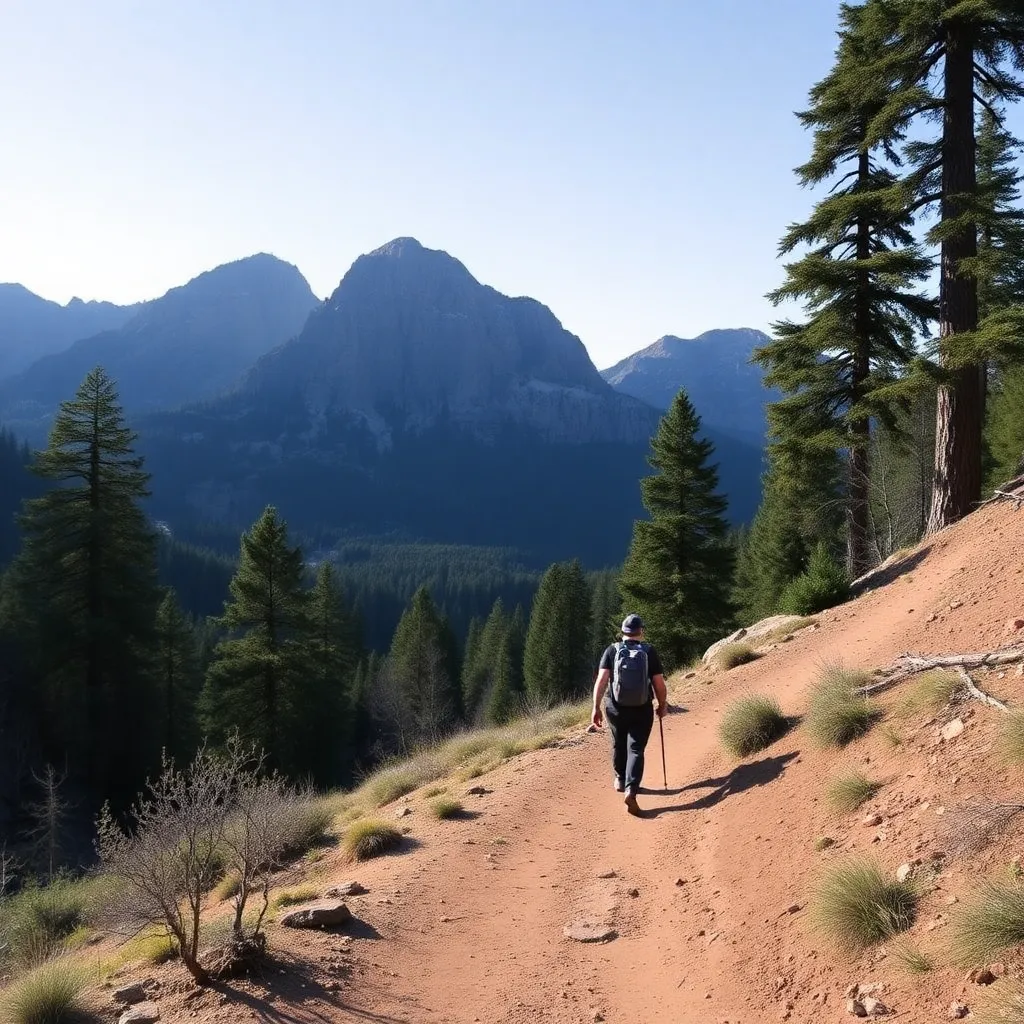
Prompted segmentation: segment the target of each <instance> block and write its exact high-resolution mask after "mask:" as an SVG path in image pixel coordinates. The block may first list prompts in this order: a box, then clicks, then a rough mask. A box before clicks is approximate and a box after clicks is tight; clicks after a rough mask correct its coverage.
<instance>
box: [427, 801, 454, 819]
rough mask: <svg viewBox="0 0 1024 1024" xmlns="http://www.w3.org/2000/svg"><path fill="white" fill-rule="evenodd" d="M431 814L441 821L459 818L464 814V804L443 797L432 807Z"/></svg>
mask: <svg viewBox="0 0 1024 1024" xmlns="http://www.w3.org/2000/svg"><path fill="white" fill-rule="evenodd" d="M430 813H431V814H432V815H433V816H434V817H435V818H439V819H441V820H446V819H448V818H457V817H458V816H459V815H460V814H461V813H462V804H461V803H459V801H458V800H453V799H452V798H451V797H441V798H440V799H439V800H435V801H434V802H433V803H432V804H431V805H430Z"/></svg>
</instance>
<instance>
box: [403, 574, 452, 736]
mask: <svg viewBox="0 0 1024 1024" xmlns="http://www.w3.org/2000/svg"><path fill="white" fill-rule="evenodd" d="M446 633H447V627H446V623H445V621H444V620H443V619H442V617H441V614H440V613H439V612H438V610H437V606H436V605H435V604H434V601H433V598H431V596H430V592H429V591H428V590H427V588H426V587H420V589H419V590H417V591H416V593H415V594H414V595H413V598H412V601H411V602H410V604H409V607H408V608H407V609H406V610H405V612H404V614H403V615H402V618H401V619H400V620H399V622H398V626H397V628H396V629H395V635H394V637H393V638H392V641H391V650H390V651H389V652H388V657H387V662H388V664H387V670H388V671H389V672H390V673H391V674H392V676H393V679H394V681H395V684H396V686H397V689H398V695H399V696H400V698H401V700H402V702H403V704H404V708H403V709H402V710H404V711H407V712H408V713H409V714H410V715H411V721H412V723H413V725H412V727H413V729H414V730H415V738H416V739H417V740H430V741H433V740H437V739H440V738H441V737H442V736H443V735H444V734H445V733H446V732H447V731H449V730H450V729H451V728H452V726H453V725H454V723H455V720H456V715H457V711H458V705H459V699H458V685H457V676H456V674H455V672H454V671H453V666H452V664H451V660H450V650H449V643H448V637H447V635H446Z"/></svg>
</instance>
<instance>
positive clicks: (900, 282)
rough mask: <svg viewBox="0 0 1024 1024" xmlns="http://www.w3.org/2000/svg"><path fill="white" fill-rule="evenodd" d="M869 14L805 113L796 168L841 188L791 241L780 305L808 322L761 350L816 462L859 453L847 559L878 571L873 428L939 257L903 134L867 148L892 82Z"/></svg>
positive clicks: (787, 418)
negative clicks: (903, 183) (900, 177)
mask: <svg viewBox="0 0 1024 1024" xmlns="http://www.w3.org/2000/svg"><path fill="white" fill-rule="evenodd" d="M863 15H864V9H863V8H860V7H850V6H844V7H843V9H842V26H841V31H840V43H839V47H838V50H837V52H836V60H835V65H834V66H833V68H832V70H831V72H830V73H829V74H828V76H826V78H824V79H823V80H822V81H821V82H819V83H818V84H817V85H815V86H814V88H813V89H812V90H811V95H810V99H811V106H810V109H808V110H807V111H806V112H804V113H802V114H800V115H799V116H800V120H801V121H802V123H803V124H804V125H805V126H806V127H809V128H812V129H813V130H814V151H813V153H812V156H811V158H810V160H809V161H808V162H807V163H805V164H804V165H803V166H802V167H800V168H798V169H797V174H798V176H799V179H800V182H801V184H802V185H805V186H818V185H822V184H823V183H826V182H829V181H831V182H832V183H833V184H832V187H831V188H830V189H829V191H828V193H827V194H826V195H825V196H824V198H822V199H821V200H820V201H819V202H818V204H817V205H816V206H815V208H814V212H813V213H812V215H811V217H810V218H809V219H808V220H807V221H806V222H804V223H802V224H797V225H794V226H792V227H791V228H790V229H789V230H788V231H787V233H786V235H785V237H784V238H783V240H782V242H781V244H780V251H781V252H782V253H783V254H790V253H792V252H794V250H796V249H798V248H799V249H801V250H805V251H804V253H803V255H802V256H801V257H800V259H799V260H797V261H796V262H794V263H791V264H789V265H788V266H787V267H786V281H785V283H784V284H783V285H782V286H781V287H780V288H778V289H777V290H776V291H774V292H772V293H771V296H770V298H771V300H772V301H773V302H774V303H776V304H778V303H781V302H783V301H789V300H798V301H800V302H803V303H804V304H805V305H806V307H807V312H808V318H807V319H806V320H805V321H803V322H794V321H792V320H783V321H781V322H779V323H777V324H775V326H774V330H775V339H774V340H773V341H772V342H770V343H769V344H767V345H765V346H764V347H762V348H761V349H759V350H758V351H757V352H756V353H755V359H756V360H757V361H758V362H760V363H761V364H762V365H764V366H765V367H766V368H767V370H768V372H767V375H766V378H765V383H766V384H767V385H768V386H770V387H778V388H781V389H782V390H783V391H784V393H785V396H784V397H783V398H782V399H781V401H779V402H778V403H777V405H776V406H775V413H776V416H775V422H776V426H777V429H778V431H779V433H780V435H781V437H782V438H783V439H784V440H785V442H786V443H788V444H790V445H793V444H796V443H801V444H803V445H805V446H806V447H807V448H808V449H809V451H810V452H811V453H812V455H813V454H822V453H824V454H827V453H828V452H830V451H836V450H845V451H846V452H847V453H848V459H847V465H848V470H849V477H848V482H847V486H846V489H845V490H846V493H845V508H846V520H847V522H846V540H847V564H848V567H849V569H850V571H851V572H852V573H853V574H854V575H858V574H860V573H861V572H863V571H865V570H866V569H868V568H869V567H870V565H871V564H872V553H871V529H870V510H869V502H870V497H869V489H870V477H871V469H870V463H869V459H870V451H871V424H872V421H873V420H876V419H881V420H882V421H883V422H885V423H888V424H889V425H893V424H894V423H895V405H896V402H897V399H898V397H899V396H900V394H901V389H899V388H897V387H895V386H894V385H895V382H896V381H897V380H899V379H900V377H901V376H904V377H905V373H904V371H905V369H906V367H907V366H908V365H909V364H910V363H911V362H912V360H913V359H914V358H915V354H916V350H915V344H914V343H915V339H916V336H917V334H918V333H919V332H920V331H923V330H926V329H927V325H928V322H929V320H930V319H931V318H932V316H933V315H934V305H933V303H932V302H931V301H930V300H929V299H927V298H926V297H924V296H923V295H921V294H920V292H919V285H920V282H922V281H923V280H924V279H925V278H926V277H927V275H928V273H929V272H930V270H931V262H930V260H928V259H927V258H926V257H925V256H924V255H923V254H922V253H921V252H920V251H919V249H918V247H917V245H916V244H915V240H914V236H913V234H912V233H911V230H910V227H911V224H910V221H911V217H910V214H909V213H903V214H901V215H898V216H894V215H893V212H892V209H891V206H890V204H891V193H892V190H893V186H894V184H895V182H896V177H895V175H894V173H893V170H892V169H891V166H890V165H893V164H896V163H898V159H899V158H898V155H897V153H896V150H895V143H896V142H897V141H898V135H897V134H896V133H893V134H892V135H890V136H887V137H882V138H880V139H878V140H877V143H876V144H875V145H871V144H870V143H869V141H868V140H869V137H870V133H871V126H872V124H873V122H874V121H875V119H876V118H877V117H878V115H879V113H880V111H881V110H882V109H883V108H884V106H885V104H886V101H887V91H886V85H887V83H886V82H885V81H884V80H882V79H878V78H876V77H873V76H866V75H865V74H864V68H865V65H866V64H868V63H869V59H870V56H871V52H872V46H873V41H872V40H871V38H870V36H869V34H868V33H866V32H865V31H864V30H863V28H862V24H861V23H862V21H863Z"/></svg>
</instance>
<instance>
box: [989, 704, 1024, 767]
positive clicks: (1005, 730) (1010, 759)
mask: <svg viewBox="0 0 1024 1024" xmlns="http://www.w3.org/2000/svg"><path fill="white" fill-rule="evenodd" d="M996 750H997V752H998V754H999V756H1000V758H1002V760H1003V761H1005V762H1006V763H1007V764H1024V711H1011V712H1010V713H1009V714H1008V715H1001V716H1000V720H999V737H998V739H997V741H996Z"/></svg>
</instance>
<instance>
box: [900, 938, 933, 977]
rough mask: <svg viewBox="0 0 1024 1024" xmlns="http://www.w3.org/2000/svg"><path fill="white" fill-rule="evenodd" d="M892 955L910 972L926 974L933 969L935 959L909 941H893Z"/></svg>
mask: <svg viewBox="0 0 1024 1024" xmlns="http://www.w3.org/2000/svg"><path fill="white" fill-rule="evenodd" d="M892 955H893V956H894V957H895V958H896V960H897V962H898V963H900V964H901V965H902V966H903V967H904V968H905V969H906V970H907V971H908V972H909V973H910V974H927V973H928V972H929V971H933V970H935V961H934V960H932V959H931V958H930V957H929V956H927V955H926V954H924V953H922V952H921V950H919V949H918V948H917V947H916V946H911V945H910V943H909V942H897V943H895V944H894V945H893V946H892Z"/></svg>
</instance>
